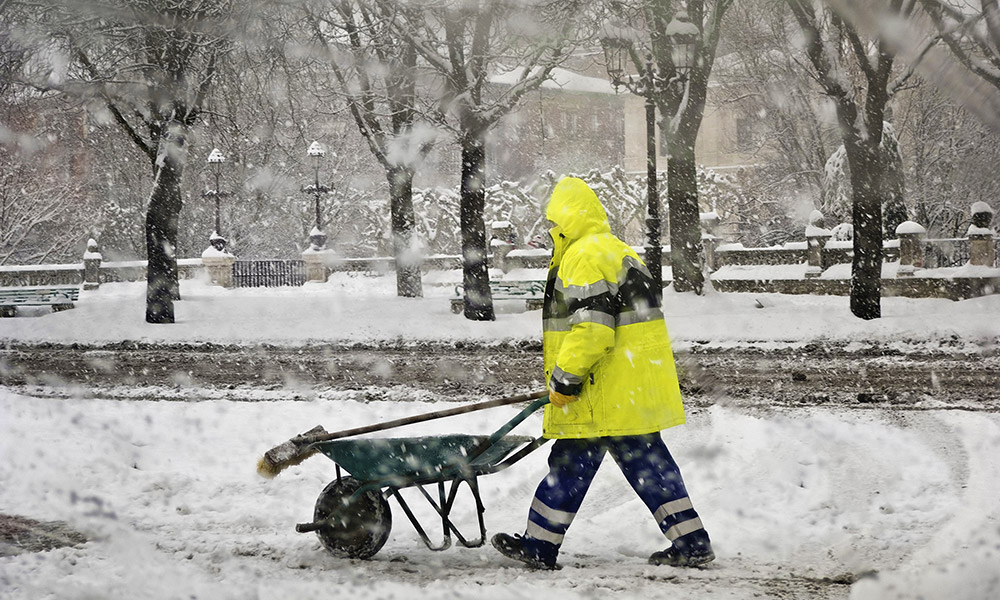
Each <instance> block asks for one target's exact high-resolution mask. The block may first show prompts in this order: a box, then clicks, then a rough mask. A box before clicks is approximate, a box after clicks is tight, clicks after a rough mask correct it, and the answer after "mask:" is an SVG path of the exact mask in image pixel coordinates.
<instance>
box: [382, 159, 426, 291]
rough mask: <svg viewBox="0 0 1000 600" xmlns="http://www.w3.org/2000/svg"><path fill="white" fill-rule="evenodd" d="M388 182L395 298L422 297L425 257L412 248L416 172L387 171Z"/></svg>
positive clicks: (405, 169)
mask: <svg viewBox="0 0 1000 600" xmlns="http://www.w3.org/2000/svg"><path fill="white" fill-rule="evenodd" d="M386 177H387V178H388V180H389V204H390V212H391V215H392V244H393V252H394V253H395V256H396V295H397V296H401V297H404V298H420V297H421V296H423V295H424V292H423V286H422V283H421V279H420V263H421V260H422V256H421V255H420V250H419V248H416V247H414V245H413V228H414V227H413V224H414V222H415V217H414V215H413V170H412V169H408V168H406V167H397V168H394V169H389V170H388V171H386Z"/></svg>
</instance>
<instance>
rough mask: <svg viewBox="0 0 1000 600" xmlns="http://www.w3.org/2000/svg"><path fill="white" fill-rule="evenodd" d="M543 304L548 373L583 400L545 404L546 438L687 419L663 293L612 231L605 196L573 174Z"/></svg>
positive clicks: (563, 185) (552, 205)
mask: <svg viewBox="0 0 1000 600" xmlns="http://www.w3.org/2000/svg"><path fill="white" fill-rule="evenodd" d="M546 217H547V218H548V219H549V220H550V221H552V223H553V224H554V225H555V227H553V228H552V230H551V232H550V233H551V234H552V239H553V242H554V243H555V249H554V251H553V256H552V262H551V264H550V266H549V275H548V282H547V285H546V289H545V305H544V309H543V314H542V318H543V347H544V350H543V352H544V357H545V377H546V381H548V382H549V386H550V388H551V389H553V390H556V391H558V392H561V393H564V394H570V395H579V400H578V401H576V402H572V403H570V404H569V405H568V406H566V407H564V408H559V407H556V406H552V405H548V406H546V407H545V418H544V422H543V435H544V436H545V437H547V438H556V439H559V438H592V437H604V436H618V435H641V434H646V433H653V432H656V431H660V430H662V429H666V428H667V427H672V426H674V425H680V424H681V423H683V422H684V406H683V403H682V401H681V394H680V388H679V386H678V382H677V372H676V369H675V366H674V357H673V353H672V352H671V349H670V340H669V338H668V336H667V328H666V324H665V323H664V321H663V312H662V310H661V308H660V302H659V297H658V296H657V294H655V293H654V284H653V280H652V278H651V277H650V275H649V271H648V270H647V269H646V266H645V265H644V264H643V262H642V261H641V260H640V259H639V257H638V255H637V254H636V253H635V251H634V250H632V248H630V247H629V246H628V245H626V244H625V243H624V242H622V241H621V240H619V239H618V238H617V237H615V236H614V235H612V234H611V228H610V226H609V225H608V219H607V215H606V214H605V212H604V208H603V207H602V206H601V203H600V201H599V200H598V198H597V195H596V194H595V193H594V192H593V190H591V189H590V187H589V186H587V184H586V183H584V182H583V181H582V180H580V179H576V178H565V179H563V180H561V181H560V182H559V183H558V184H557V185H556V187H555V190H554V191H553V192H552V197H551V199H550V200H549V205H548V209H547V211H546Z"/></svg>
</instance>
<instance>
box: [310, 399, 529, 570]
mask: <svg viewBox="0 0 1000 600" xmlns="http://www.w3.org/2000/svg"><path fill="white" fill-rule="evenodd" d="M548 402H549V400H548V397H543V398H540V399H538V400H535V401H534V402H532V403H531V404H530V405H529V406H527V407H526V408H524V409H523V410H521V412H519V413H518V414H517V415H516V416H515V417H514V418H512V419H511V420H510V421H508V422H507V423H505V424H504V425H503V426H502V427H500V428H499V429H498V430H497V431H495V432H494V433H493V434H492V435H490V436H489V437H488V438H487V439H485V440H484V441H483V442H481V443H480V444H479V445H478V446H477V447H475V448H474V449H473V450H472V451H471V452H470V453H469V454H468V455H467V456H466V457H465V460H464V461H462V462H461V463H459V464H455V465H450V466H449V468H448V469H446V470H443V471H441V472H440V473H439V474H435V475H433V476H431V475H423V476H420V475H415V476H405V475H404V476H400V475H395V474H393V475H387V476H386V477H383V478H375V479H370V480H366V481H363V482H362V485H361V487H359V488H358V489H357V490H356V491H355V492H354V494H353V495H352V496H351V497H352V499H353V498H356V497H359V496H361V495H362V494H364V493H366V492H369V491H373V490H377V491H379V493H381V494H382V496H383V497H384V498H387V499H388V498H390V497H392V498H395V499H396V502H398V503H399V506H400V508H402V509H403V513H404V514H405V515H406V517H407V519H408V520H409V521H410V523H411V524H412V525H413V528H414V530H415V531H416V532H417V535H418V536H420V539H421V540H422V541H423V543H424V545H426V546H427V548H428V549H430V550H433V551H443V550H446V549H448V548H450V547H451V545H452V534H454V536H455V539H456V540H458V543H459V544H461V545H462V546H464V547H466V548H478V547H481V546H483V545H484V544H485V543H486V523H485V520H484V518H483V514H484V513H485V512H486V507H485V506H484V504H483V501H482V496H481V494H480V490H479V481H478V478H479V476H480V475H489V474H492V473H497V472H499V471H503V470H504V469H506V468H508V467H510V466H511V465H513V464H514V463H516V462H518V461H520V460H521V459H522V458H524V457H525V456H527V455H528V454H530V453H531V452H533V451H535V450H536V449H538V448H539V447H540V446H542V445H543V444H545V443H546V442H548V439H545V438H541V437H537V438H534V439H532V438H526V441H525V443H524V444H523V445H522V446H521V447H520V448H519V449H517V450H516V451H514V452H510V451H507V453H506V454H504V455H501V460H498V461H497V462H495V463H490V462H489V461H487V462H480V463H476V462H475V461H476V459H478V458H480V457H482V456H483V455H484V454H486V453H488V451H489V450H490V449H492V448H493V447H494V446H495V445H496V444H497V443H498V442H499V441H500V440H501V439H503V438H504V437H506V436H507V435H508V434H509V433H510V432H511V431H512V430H513V429H514V428H515V427H517V426H518V425H520V424H521V423H522V422H523V421H524V420H525V419H527V418H528V417H529V416H530V415H531V414H533V413H534V412H535V411H537V410H538V409H540V408H542V407H543V406H545V405H546V404H548ZM323 444H324V442H317V443H316V444H313V447H315V448H316V449H317V450H319V451H320V452H322V446H323ZM328 458H330V459H331V460H334V461H335V464H336V472H337V480H338V481H339V480H340V479H341V478H342V471H341V465H340V464H339V463H336V460H335V459H334V458H333V457H331V456H328ZM448 483H450V484H451V485H450V487H448V486H446V484H448ZM462 483H465V484H467V486H468V488H469V491H470V492H471V494H472V497H473V499H474V501H475V503H476V513H477V515H476V516H477V520H478V524H479V537H478V539H474V540H469V539H468V538H466V536H465V535H463V533H462V532H461V531H460V530H459V529H458V527H457V526H456V525H455V523H454V522H453V521H452V519H451V512H452V509H453V508H454V505H455V500H456V498H457V497H458V491H459V489H460V487H461V484H462ZM431 484H437V500H435V499H434V498H433V497H432V495H431V494H430V493H429V492H428V491H427V490H426V489H425V486H427V485H431ZM407 488H416V489H417V490H418V491H419V492H420V494H421V495H422V496H423V497H424V499H425V500H427V502H428V504H430V505H431V507H432V508H433V509H434V511H435V512H436V513H437V514H438V516H439V517H440V518H441V528H442V531H443V534H442V538H443V539H442V541H441V543H440V544H435V543H434V542H433V541H432V540H431V538H430V536H428V535H427V532H426V530H425V529H424V527H423V526H422V525H421V523H420V521H419V520H418V519H417V517H416V515H414V514H413V511H412V509H411V508H410V506H409V504H408V503H407V502H406V500H405V499H404V498H403V496H402V495H401V494H400V490H403V489H407ZM331 518H332V515H331ZM328 524H329V523H328V520H321V521H315V522H312V523H302V524H299V525H296V527H295V529H296V531H299V532H302V533H304V532H308V531H316V530H318V529H320V528H322V527H324V526H326V525H328Z"/></svg>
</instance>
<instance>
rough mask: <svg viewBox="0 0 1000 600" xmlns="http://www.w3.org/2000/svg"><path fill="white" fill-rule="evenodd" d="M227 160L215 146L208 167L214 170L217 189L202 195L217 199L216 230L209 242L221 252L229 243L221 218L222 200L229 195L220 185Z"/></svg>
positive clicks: (209, 157) (210, 154)
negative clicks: (225, 236) (224, 234)
mask: <svg viewBox="0 0 1000 600" xmlns="http://www.w3.org/2000/svg"><path fill="white" fill-rule="evenodd" d="M225 162H226V157H225V156H223V154H222V152H221V151H219V149H218V148H213V149H212V152H211V153H209V155H208V168H209V170H211V171H212V174H213V175H214V176H215V189H212V190H206V191H205V193H203V194H202V196H204V197H206V198H214V199H215V231H213V232H212V235H211V237H209V238H208V241H209V243H211V244H212V247H213V248H215V249H216V250H218V251H220V252H222V251H224V250H225V249H226V244H227V243H228V242H227V240H226V238H224V237H222V227H221V224H220V222H221V219H220V218H219V212H220V210H219V208H220V206H219V204H220V201H221V200H222V198H223V197H224V196H228V195H229V194H227V193H225V192H223V191H222V188H221V187H220V186H219V178H220V177H221V176H222V165H223V163H225Z"/></svg>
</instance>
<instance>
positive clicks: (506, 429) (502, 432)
mask: <svg viewBox="0 0 1000 600" xmlns="http://www.w3.org/2000/svg"><path fill="white" fill-rule="evenodd" d="M548 403H549V394H548V392H545V395H544V396H542V397H540V398H538V399H537V400H535V401H534V402H532V403H531V404H529V405H528V406H527V407H526V408H525V409H524V410H522V411H521V412H519V413H517V415H516V416H515V417H514V418H513V419H511V420H510V421H507V422H506V423H504V425H503V426H502V427H500V429H497V430H496V431H495V432H494V433H493V435H491V436H490V437H489V439H487V440H485V441H483V443H482V444H480V445H479V446H477V447H476V448H475V449H473V450H472V452H470V453H469V456H468V459H467V460H468V461H469V462H472V461H473V460H475V459H476V458H477V457H478V456H479V455H480V454H482V453H483V452H486V451H487V450H488V449H490V448H491V447H492V446H493V444H496V443H497V442H499V441H500V438H502V437H504V436H506V435H507V434H508V433H510V432H511V431H513V430H514V428H515V427H517V426H518V425H520V424H521V423H522V422H523V421H524V420H525V419H527V418H528V417H529V416H531V415H532V414H533V413H534V412H535V411H536V410H538V409H540V408H542V407H543V406H545V405H546V404H548Z"/></svg>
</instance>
